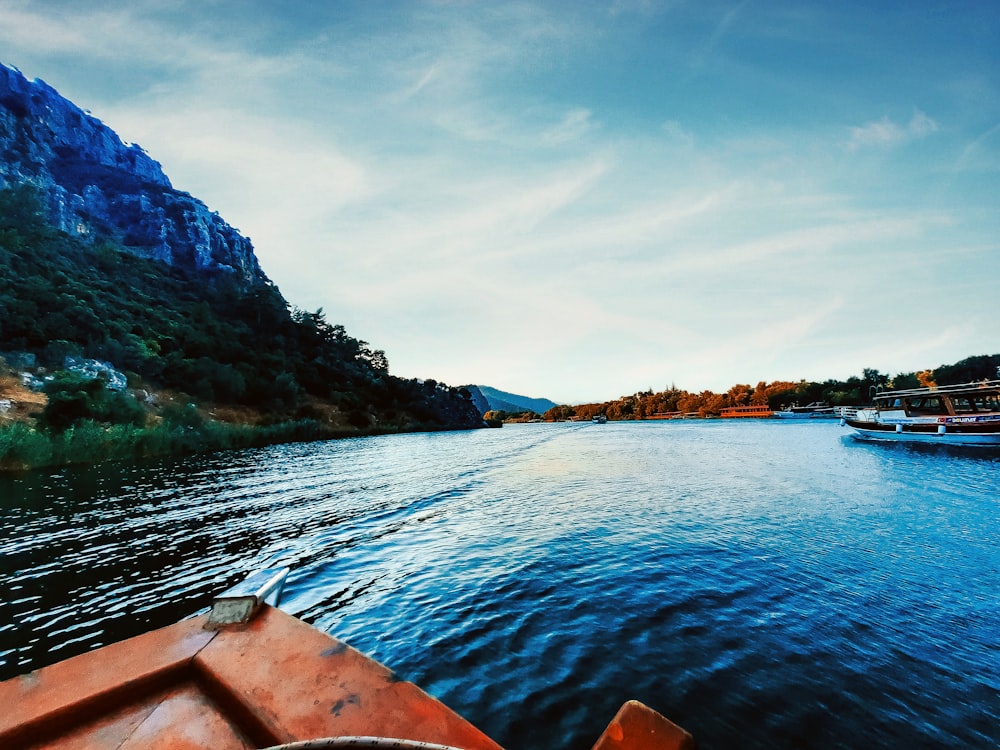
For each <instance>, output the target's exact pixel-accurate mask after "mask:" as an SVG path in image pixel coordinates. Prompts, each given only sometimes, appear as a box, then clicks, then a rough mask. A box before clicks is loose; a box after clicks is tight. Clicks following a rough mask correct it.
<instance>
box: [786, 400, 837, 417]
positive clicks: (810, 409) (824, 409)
mask: <svg viewBox="0 0 1000 750" xmlns="http://www.w3.org/2000/svg"><path fill="white" fill-rule="evenodd" d="M774 416H776V417H777V418H778V419H836V418H837V417H838V416H840V415H839V414H837V412H836V411H835V410H834V408H833V407H832V406H831V405H830V404H828V403H826V401H813V402H812V403H811V404H806V405H805V406H789V407H787V408H782V409H779V410H777V411H776V412H774Z"/></svg>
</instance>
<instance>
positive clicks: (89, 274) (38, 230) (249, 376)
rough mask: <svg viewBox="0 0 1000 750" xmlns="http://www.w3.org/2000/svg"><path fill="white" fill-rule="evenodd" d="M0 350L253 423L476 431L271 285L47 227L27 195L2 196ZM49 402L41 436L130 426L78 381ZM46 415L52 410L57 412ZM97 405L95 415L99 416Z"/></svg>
mask: <svg viewBox="0 0 1000 750" xmlns="http://www.w3.org/2000/svg"><path fill="white" fill-rule="evenodd" d="M0 352H19V353H21V352H24V353H30V354H31V355H33V356H34V357H35V358H36V361H37V364H38V365H39V366H40V367H43V368H47V369H48V370H49V371H50V372H53V371H58V370H59V369H60V368H62V367H63V364H64V362H66V360H67V357H84V358H91V359H97V360H101V361H105V362H109V363H111V364H112V365H113V366H114V367H115V368H116V369H118V370H120V371H123V372H125V373H127V374H128V376H129V381H130V385H131V386H133V387H138V386H140V385H149V386H151V387H154V388H156V389H167V390H171V391H176V392H178V393H181V394H184V395H185V397H186V398H189V399H190V400H191V401H196V402H199V403H205V402H211V403H212V404H215V405H228V406H233V407H245V408H246V411H248V412H249V411H250V410H253V412H254V413H255V414H256V415H257V416H256V417H255V420H256V421H257V422H258V423H261V422H262V423H264V424H277V423H282V422H288V421H290V420H292V421H294V420H307V421H308V420H312V421H313V422H320V423H328V424H329V426H330V427H333V428H341V427H350V428H352V429H354V430H355V431H394V430H413V429H449V428H462V427H474V426H479V425H480V424H481V419H480V416H479V414H478V413H477V411H476V409H475V407H474V406H473V405H472V403H471V400H470V394H469V393H468V391H464V392H463V389H456V388H450V387H448V386H445V385H441V384H438V383H436V382H434V381H419V380H410V379H402V378H397V377H394V376H392V375H390V374H389V362H388V360H387V358H386V356H385V353H384V352H383V351H381V350H377V349H374V348H372V347H371V346H370V345H369V344H368V343H367V342H365V341H361V340H359V339H357V338H354V337H352V336H350V335H349V334H348V333H347V332H346V330H345V329H344V327H343V326H341V325H338V324H334V323H331V322H329V321H328V320H327V319H326V317H325V315H324V313H323V310H322V309H319V310H316V311H315V312H308V311H304V310H300V309H297V308H291V307H290V306H289V305H288V303H287V302H286V301H285V299H284V298H283V297H282V296H281V294H280V292H279V291H278V289H277V288H276V287H275V286H274V285H273V284H271V283H269V282H265V281H260V282H257V283H255V284H252V285H250V286H248V285H247V284H246V282H244V281H243V280H242V279H241V278H240V277H238V275H237V274H231V273H225V272H214V273H209V272H198V271H194V270H190V269H185V268H181V267H177V266H171V265H167V264H165V263H161V262H158V261H155V260H150V259H146V258H141V257H137V256H135V255H132V254H129V253H128V252H126V251H125V250H123V249H122V248H121V247H120V246H118V245H116V244H114V243H113V242H110V241H107V240H100V239H98V240H96V241H94V242H88V241H83V240H81V239H79V238H75V237H71V236H68V235H66V234H65V233H62V232H60V231H58V230H56V229H54V228H53V227H52V226H51V225H50V224H49V223H48V222H47V221H46V220H45V219H44V216H43V212H42V203H41V201H40V200H39V196H38V195H37V193H36V191H35V190H34V189H33V188H31V187H28V186H18V187H14V188H10V189H6V190H0ZM63 385H65V386H66V387H65V388H62V389H61V390H60V389H59V388H57V389H56V390H53V391H52V392H50V393H49V398H50V402H52V401H54V402H55V403H56V404H57V407H58V408H59V409H61V410H62V411H61V412H60V413H58V414H57V413H54V412H52V411H51V410H50V413H48V414H46V415H45V416H44V417H43V418H42V419H41V420H40V422H39V426H40V427H41V428H43V429H46V430H48V431H50V432H58V431H61V430H65V429H68V428H69V427H72V426H74V425H76V424H78V423H80V422H82V421H86V420H90V421H97V422H100V423H103V424H129V425H132V426H134V427H136V428H140V427H142V425H140V424H138V422H140V421H141V420H142V415H140V414H138V413H137V411H136V409H135V408H133V405H129V404H125V405H122V404H120V403H119V404H116V406H115V409H110V408H107V407H108V404H107V403H102V404H99V403H97V402H98V401H99V399H97V398H96V397H95V395H94V393H87V392H86V388H87V386H86V384H85V383H73V382H71V380H64V382H63ZM57 407H53V408H54V409H55V408H57ZM101 409H105V411H104V412H102V411H101Z"/></svg>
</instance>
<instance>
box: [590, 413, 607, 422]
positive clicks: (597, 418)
mask: <svg viewBox="0 0 1000 750" xmlns="http://www.w3.org/2000/svg"><path fill="white" fill-rule="evenodd" d="M590 421H592V422H593V423H594V424H607V423H608V416H607V415H606V414H595V415H594V416H593V417H591V418H590Z"/></svg>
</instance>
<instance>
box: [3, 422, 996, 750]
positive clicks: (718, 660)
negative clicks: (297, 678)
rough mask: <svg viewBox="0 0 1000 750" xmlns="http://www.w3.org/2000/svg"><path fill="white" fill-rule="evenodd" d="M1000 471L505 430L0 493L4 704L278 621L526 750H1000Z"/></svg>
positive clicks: (965, 462) (713, 433)
mask: <svg viewBox="0 0 1000 750" xmlns="http://www.w3.org/2000/svg"><path fill="white" fill-rule="evenodd" d="M998 477H1000V456H998V455H997V454H995V453H993V454H990V453H982V452H954V451H948V450H932V449H920V450H918V449H913V448H908V447H906V446H891V445H888V446H882V445H867V444H863V443H857V442H856V441H854V440H851V439H850V438H848V437H846V431H845V430H844V429H842V428H840V427H839V426H838V425H837V424H836V423H835V422H826V421H816V422H804V423H778V422H770V421H741V422H735V423H734V422H728V421H709V422H701V421H691V422H645V423H642V422H637V423H610V424H607V425H592V424H589V423H588V424H555V425H508V426H506V427H504V428H503V429H502V430H482V431H476V432H471V433H438V434H419V435H403V436H391V437H377V438H363V439H355V440H342V441H336V442H328V443H312V444H297V445H286V446H275V447H271V448H266V449H261V450H252V451H241V452H233V453H223V454H218V455H214V456H210V457H203V458H197V459H185V460H183V461H179V460H177V461H162V462H156V463H150V464H142V465H120V464H117V465H113V466H103V467H98V468H90V469H65V470H60V471H57V472H51V473H43V472H39V473H32V474H28V475H24V476H20V477H16V478H10V477H7V478H0V591H2V592H3V593H2V596H0V678H7V677H10V676H13V675H16V674H19V673H21V672H24V671H27V670H30V669H33V668H36V667H38V666H42V665H44V664H48V663H51V662H53V661H57V660H59V659H62V658H65V657H67V656H70V655H72V654H75V653H79V652H82V651H86V650H89V649H91V648H94V647H96V646H99V645H103V644H105V643H109V642H113V641H116V640H119V639H121V638H123V637H126V636H128V635H133V634H136V633H139V632H143V631H145V630H147V629H149V628H150V627H154V626H161V625H165V624H169V623H170V622H173V621H176V620H177V619H180V618H181V617H184V616H186V615H188V614H190V613H192V612H195V611H198V610H200V609H202V608H204V607H205V606H206V605H207V603H208V600H209V598H210V597H211V595H212V594H213V593H214V592H217V591H219V590H221V589H222V588H224V587H225V586H226V585H228V584H230V583H233V582H235V581H237V580H239V579H241V578H242V577H243V576H244V575H245V574H246V573H248V572H251V571H253V570H255V569H257V568H259V567H263V566H268V565H278V564H282V565H290V566H291V567H292V568H293V570H292V573H291V576H290V578H289V582H288V585H287V587H286V592H285V598H284V600H283V603H282V608H283V609H285V610H286V611H288V612H290V613H292V614H295V615H297V616H299V617H302V618H303V619H305V620H307V621H309V622H311V623H313V624H315V625H316V626H317V627H320V628H322V629H325V630H328V631H330V632H331V633H333V634H334V635H336V636H338V637H340V638H343V639H344V640H346V641H348V642H349V643H350V644H351V645H353V646H354V647H356V648H358V649H360V650H362V651H364V652H366V653H368V654H370V655H372V656H373V657H374V658H376V659H378V660H379V661H382V662H383V663H385V664H386V665H388V666H390V667H391V668H392V669H394V670H395V671H396V672H397V673H398V674H399V675H400V676H401V677H403V678H405V679H409V680H412V681H414V682H416V683H417V684H419V685H420V686H421V687H423V688H424V689H425V690H427V691H428V692H430V693H432V694H433V695H436V696H437V697H439V698H441V699H442V700H443V701H444V702H445V703H446V704H448V705H449V706H451V707H452V708H454V709H455V710H457V711H458V712H459V713H461V714H462V715H463V716H465V717H466V718H468V719H469V720H470V721H472V722H473V723H474V724H476V725H477V726H479V727H480V728H482V729H483V730H484V731H485V732H486V733H487V734H489V735H490V736H492V737H493V738H494V739H496V740H497V741H498V742H500V743H501V744H503V745H505V746H506V747H509V748H512V749H513V748H552V747H561V748H581V749H583V750H585V749H586V748H589V747H590V746H591V745H592V744H593V742H594V740H595V739H596V738H597V736H598V735H599V734H600V733H601V731H602V730H603V728H604V727H605V726H606V724H607V722H608V721H609V720H610V719H611V717H612V716H613V715H614V713H615V711H616V710H617V709H618V707H619V706H620V705H621V704H622V703H623V702H624V701H625V700H627V699H629V698H637V699H639V700H642V701H644V702H645V703H647V704H649V705H650V706H652V707H654V708H656V709H657V710H659V711H660V712H662V713H663V714H665V715H667V716H668V717H670V718H671V719H673V720H674V721H676V722H677V723H679V724H681V725H682V726H684V727H685V728H686V729H688V730H689V731H691V732H692V733H693V734H695V736H696V737H697V738H698V740H699V744H700V747H702V748H703V749H711V748H735V747H742V748H774V747H788V748H792V747H794V748H840V747H844V748H860V747H864V748H900V747H906V748H938V747H942V746H946V745H950V746H963V747H984V748H985V747H995V746H997V745H1000V616H998V591H1000V492H998V489H1000V481H998Z"/></svg>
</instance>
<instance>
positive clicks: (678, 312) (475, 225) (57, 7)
mask: <svg viewBox="0 0 1000 750" xmlns="http://www.w3.org/2000/svg"><path fill="white" fill-rule="evenodd" d="M0 61H2V62H4V63H6V64H8V65H11V66H14V67H17V68H18V69H19V70H21V71H22V72H23V73H24V74H25V76H26V77H28V78H29V79H33V78H40V79H42V80H44V81H46V82H47V83H48V84H49V85H51V86H52V87H54V88H55V89H56V90H57V91H59V92H60V93H61V94H62V95H63V96H65V97H66V98H68V99H70V100H72V101H73V102H74V103H76V104H77V105H78V106H80V107H81V108H83V109H86V110H89V111H90V112H91V113H93V114H94V115H95V116H96V117H98V118H99V119H101V120H102V121H104V122H105V123H107V124H108V125H109V126H110V127H112V128H113V129H114V130H115V131H116V132H117V133H118V134H119V135H120V136H121V137H122V139H123V140H124V141H126V142H131V143H137V144H139V145H140V146H142V147H143V148H144V149H146V151H147V152H148V153H149V154H150V156H152V157H153V158H154V159H156V160H157V161H159V162H160V163H161V164H162V165H163V169H164V171H165V172H166V174H167V175H168V176H169V177H170V179H171V181H172V183H173V185H174V187H176V188H178V189H180V190H184V191H186V192H189V193H191V194H192V195H194V196H195V197H197V198H199V199H201V200H202V201H204V202H205V203H206V204H207V205H208V207H209V208H210V209H212V210H214V211H217V212H218V213H219V214H220V215H221V216H222V217H223V218H224V219H225V220H226V221H227V222H229V223H230V224H231V225H233V226H234V227H236V228H238V229H239V230H240V231H241V233H242V234H244V235H245V236H248V237H250V238H251V240H252V242H253V244H254V248H255V251H256V254H257V256H258V258H259V259H260V262H261V265H262V267H263V269H264V271H265V273H267V274H268V276H269V277H270V278H271V279H272V281H274V282H275V284H277V286H278V288H279V289H280V290H281V292H282V294H283V295H284V297H285V298H286V299H287V300H288V301H289V303H290V304H291V305H294V306H296V307H299V308H302V309H305V310H310V311H312V310H315V309H317V308H320V307H322V308H323V310H324V312H325V314H326V317H327V320H329V321H330V322H332V323H340V324H343V325H344V326H345V327H346V328H347V331H348V332H349V333H350V334H351V335H353V336H355V337H357V338H361V339H363V340H365V341H367V342H369V344H370V345H371V346H372V348H376V349H382V350H384V351H385V352H386V355H387V357H388V360H389V365H390V371H391V372H392V373H393V374H395V375H399V376H402V377H417V378H434V379H436V380H438V381H441V382H445V383H448V384H450V385H463V384H469V383H476V384H482V385H490V386H493V387H495V388H499V389H501V390H505V391H510V392H513V393H518V394H521V395H525V396H533V397H544V398H550V399H552V400H553V401H556V402H559V403H582V402H595V401H608V400H611V399H615V398H618V397H619V396H622V395H628V394H632V393H635V392H637V391H645V390H654V391H660V390H663V389H665V388H667V387H670V386H676V387H678V388H683V389H686V390H690V391H702V390H706V389H709V390H714V391H716V392H724V391H726V390H728V389H729V388H730V387H731V386H733V385H735V384H737V383H748V384H751V385H755V384H756V383H758V382H759V381H768V382H770V381H774V380H793V381H797V380H802V379H805V380H817V381H823V380H826V379H829V378H837V379H844V378H847V377H850V376H852V375H860V374H861V371H862V370H863V369H864V368H875V369H878V370H880V371H882V372H884V373H887V374H890V375H892V374H896V373H900V372H911V371H915V370H920V369H924V368H933V367H935V366H938V365H942V364H951V363H953V362H956V361H958V360H960V359H963V358H965V357H968V356H972V355H979V354H995V353H1000V330H998V325H997V311H998V298H1000V295H998V293H997V286H998V283H997V282H998V279H1000V3H998V2H994V1H993V0H969V1H967V2H962V1H961V0H909V1H905V2H904V1H901V2H893V1H892V0H886V1H884V2H860V1H856V0H842V1H838V2H836V3H830V2H825V1H822V2H821V1H816V2H809V1H808V0H807V1H801V0H767V1H765V0H760V1H759V2H755V1H754V0H742V1H741V2H731V1H724V0H691V1H690V2H689V1H688V0H666V1H664V2H656V1H655V0H645V1H643V0H606V1H603V2H598V1H596V0H594V1H592V2H588V1H585V0H566V1H563V2H560V1H552V2H496V1H493V2H472V1H471V0H468V1H462V0H454V1H445V0H436V1H433V2H425V1H422V0H404V1H399V2H390V1H384V2H383V1H380V0H369V1H367V2H365V1H363V0H357V1H350V0H343V1H331V2H315V3H287V2H265V1H264V0H198V1H197V2H189V1H188V0H127V1H122V0H100V1H99V2H89V1H87V0H44V2H43V1H41V0H38V1H35V0H0Z"/></svg>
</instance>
